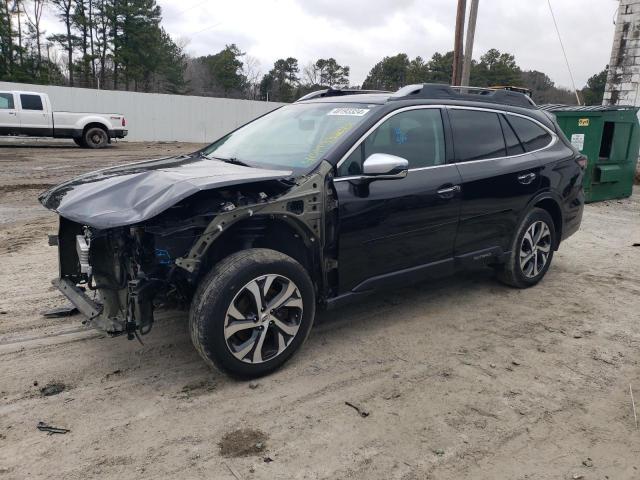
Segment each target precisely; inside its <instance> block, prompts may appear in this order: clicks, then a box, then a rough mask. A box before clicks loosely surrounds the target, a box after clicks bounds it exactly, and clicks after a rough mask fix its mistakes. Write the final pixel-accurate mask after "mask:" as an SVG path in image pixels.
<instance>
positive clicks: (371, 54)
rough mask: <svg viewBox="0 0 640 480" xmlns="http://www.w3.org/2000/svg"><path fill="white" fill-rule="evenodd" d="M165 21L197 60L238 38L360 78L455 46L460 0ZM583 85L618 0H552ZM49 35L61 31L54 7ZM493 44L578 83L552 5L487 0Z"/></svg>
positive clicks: (337, 4) (289, 4)
mask: <svg viewBox="0 0 640 480" xmlns="http://www.w3.org/2000/svg"><path fill="white" fill-rule="evenodd" d="M157 1H158V3H159V4H160V6H161V7H162V9H163V26H164V27H165V29H166V30H167V31H168V32H169V33H170V34H171V35H172V37H173V38H174V39H178V38H187V39H189V44H188V47H187V50H188V52H189V53H190V54H192V55H195V56H200V55H208V54H212V53H216V52H218V51H220V50H221V49H222V48H224V46H225V45H226V44H230V43H236V44H237V45H238V47H239V48H240V49H241V50H242V51H244V52H247V54H248V55H250V56H252V57H255V58H256V59H257V60H259V61H260V64H261V68H262V70H263V71H264V72H266V71H268V70H269V69H270V68H271V66H272V65H273V62H274V61H275V60H277V59H278V58H283V57H289V56H293V57H296V58H297V59H298V60H299V64H300V65H301V66H304V65H306V64H307V63H309V62H311V61H315V60H316V59H318V58H327V57H334V58H336V60H337V61H338V62H339V63H341V64H344V65H349V66H350V67H351V82H352V83H353V84H361V83H362V81H363V80H364V78H365V77H366V75H367V73H368V72H369V70H370V69H371V67H372V66H373V65H375V64H376V63H377V62H378V61H380V60H381V59H382V57H384V56H387V55H395V54H397V53H400V52H404V53H407V54H408V55H409V56H410V57H412V58H413V57H415V56H417V55H420V56H422V57H423V58H425V59H428V58H430V57H431V55H433V53H435V52H446V51H448V50H451V49H452V47H453V29H454V23H455V2H454V1H452V0H349V1H345V0H233V1H232V2H218V1H216V2H213V1H206V2H204V1H202V0H157ZM552 5H553V8H554V12H555V14H556V20H557V21H558V26H559V28H560V33H561V34H562V39H563V42H564V44H565V48H566V50H567V55H568V57H569V62H570V64H571V67H572V70H573V73H574V77H575V80H576V84H577V86H578V88H581V87H582V86H584V84H585V83H586V81H587V79H588V78H589V77H590V76H591V75H593V74H595V73H597V72H599V71H600V70H602V69H603V68H604V66H605V65H606V64H607V63H608V62H609V58H610V54H611V44H612V40H613V30H614V25H613V16H614V13H615V10H616V6H617V2H613V1H603V0H561V1H560V0H552ZM46 28H47V29H48V33H49V34H50V33H55V32H59V31H61V30H62V25H61V24H60V23H59V22H57V21H56V20H55V19H54V18H53V15H52V14H51V13H49V14H48V15H47V20H46ZM490 48H497V49H498V50H500V51H503V52H509V53H512V54H514V55H515V57H516V61H517V62H518V65H520V67H522V68H523V69H525V70H540V71H543V72H545V73H547V74H548V75H549V76H550V77H551V79H552V80H554V82H555V83H556V84H557V85H561V86H570V85H571V83H570V77H569V74H568V72H567V67H566V65H565V61H564V58H563V56H562V51H561V49H560V45H559V43H558V38H557V35H556V32H555V29H554V27H553V22H552V20H551V16H550V14H549V9H548V5H547V2H545V1H542V0H537V1H532V0H529V1H521V0H520V1H515V0H482V1H481V2H480V8H479V14H478V23H477V28H476V40H475V47H474V58H476V59H477V58H479V57H480V55H481V54H483V53H484V52H486V51H487V50H489V49H490Z"/></svg>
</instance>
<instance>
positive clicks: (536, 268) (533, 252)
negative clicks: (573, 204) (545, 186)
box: [497, 208, 556, 288]
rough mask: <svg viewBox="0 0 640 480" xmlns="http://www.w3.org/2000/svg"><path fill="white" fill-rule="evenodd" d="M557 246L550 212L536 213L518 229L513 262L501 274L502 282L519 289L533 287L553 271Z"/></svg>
mask: <svg viewBox="0 0 640 480" xmlns="http://www.w3.org/2000/svg"><path fill="white" fill-rule="evenodd" d="M555 245H556V230H555V227H554V223H553V218H551V215H549V212H547V211H546V210H543V209H541V208H534V209H532V210H531V211H530V212H529V213H528V214H527V215H526V216H525V218H524V219H523V220H522V223H521V224H520V227H519V228H518V231H517V233H516V235H515V237H514V239H513V242H512V244H511V252H510V254H509V258H508V259H507V261H506V263H505V265H504V266H503V267H502V268H501V269H500V270H499V271H498V274H497V277H498V279H499V280H500V281H501V282H503V283H505V284H507V285H510V286H512V287H516V288H528V287H532V286H533V285H535V284H537V283H538V282H539V281H540V280H542V278H543V277H544V276H545V274H546V273H547V270H549V266H550V265H551V260H552V259H553V250H554V246H555Z"/></svg>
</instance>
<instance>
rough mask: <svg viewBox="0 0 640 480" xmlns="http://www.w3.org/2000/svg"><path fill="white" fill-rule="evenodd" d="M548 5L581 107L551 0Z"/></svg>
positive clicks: (548, 0)
mask: <svg viewBox="0 0 640 480" xmlns="http://www.w3.org/2000/svg"><path fill="white" fill-rule="evenodd" d="M547 3H548V4H549V11H550V12H551V18H552V19H553V25H554V26H555V27H556V33H557V34H558V41H559V42H560V48H561V49H562V54H563V55H564V61H565V63H566V64H567V70H569V77H571V84H572V85H573V91H574V92H575V93H576V100H577V101H578V105H580V97H579V96H578V89H577V88H576V82H575V80H574V79H573V73H572V72H571V67H570V66H569V59H568V58H567V52H566V51H565V49H564V45H563V43H562V37H561V36H560V30H558V24H557V23H556V16H555V15H554V14H553V8H551V0H547Z"/></svg>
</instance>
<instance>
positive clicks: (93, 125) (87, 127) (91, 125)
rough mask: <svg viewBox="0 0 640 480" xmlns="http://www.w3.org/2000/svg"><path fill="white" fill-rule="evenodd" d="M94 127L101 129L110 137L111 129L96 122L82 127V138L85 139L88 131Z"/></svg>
mask: <svg viewBox="0 0 640 480" xmlns="http://www.w3.org/2000/svg"><path fill="white" fill-rule="evenodd" d="M93 127H98V128H101V129H102V130H104V131H105V132H106V133H107V136H108V135H109V127H108V126H107V125H105V124H104V123H102V122H98V121H95V120H94V121H90V122H88V123H87V124H85V125H84V126H83V127H82V136H83V137H84V134H85V133H87V130H89V129H90V128H93Z"/></svg>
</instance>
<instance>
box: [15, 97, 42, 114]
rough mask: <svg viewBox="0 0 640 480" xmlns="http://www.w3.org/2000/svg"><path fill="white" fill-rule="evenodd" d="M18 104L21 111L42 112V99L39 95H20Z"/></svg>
mask: <svg viewBox="0 0 640 480" xmlns="http://www.w3.org/2000/svg"><path fill="white" fill-rule="evenodd" d="M20 103H21V104H22V109H23V110H42V98H40V95H26V94H22V95H20Z"/></svg>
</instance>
